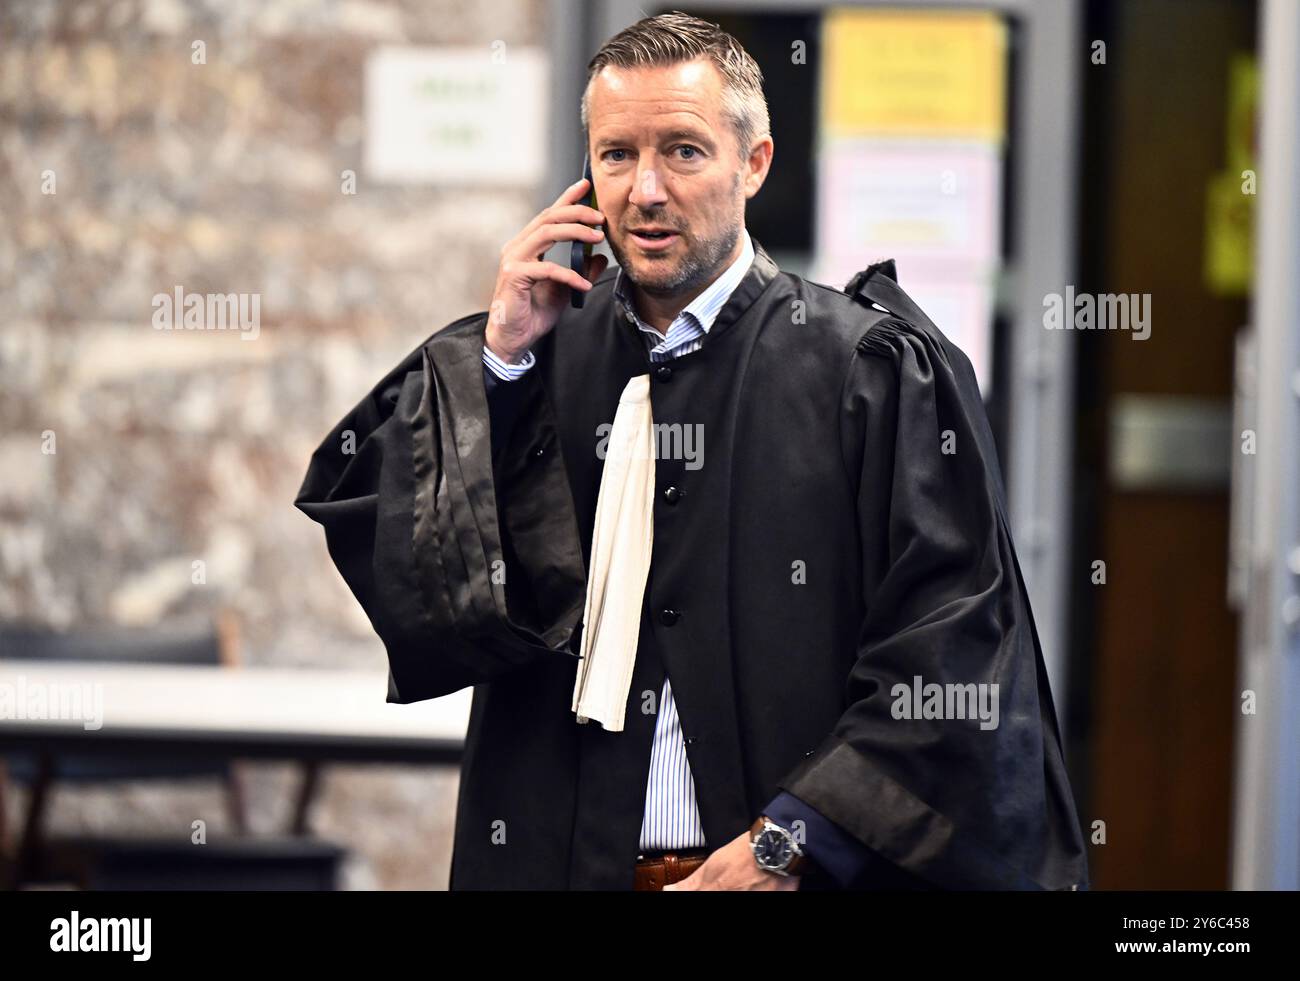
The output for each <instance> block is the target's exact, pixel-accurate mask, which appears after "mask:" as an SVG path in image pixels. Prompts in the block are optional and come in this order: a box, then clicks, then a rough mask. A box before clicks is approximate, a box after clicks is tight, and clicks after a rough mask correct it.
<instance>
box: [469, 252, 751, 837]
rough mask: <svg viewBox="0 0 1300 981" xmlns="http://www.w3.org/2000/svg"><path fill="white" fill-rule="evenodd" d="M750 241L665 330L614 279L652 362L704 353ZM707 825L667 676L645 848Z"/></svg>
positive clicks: (505, 376)
mask: <svg viewBox="0 0 1300 981" xmlns="http://www.w3.org/2000/svg"><path fill="white" fill-rule="evenodd" d="M741 235H742V236H743V238H744V245H743V247H742V251H741V253H740V256H739V257H738V258H737V259H736V261H735V262H733V263H732V264H731V265H730V266H728V267H727V268H726V270H725V271H724V272H723V273H722V275H720V276H719V277H718V278H717V279H715V280H714V281H713V282H712V283H710V284H709V286H708V288H706V289H705V290H704V292H702V293H701V294H700V295H699V296H697V297H696V298H695V299H693V300H692V301H691V302H690V303H688V304H687V305H686V306H685V307H684V308H683V309H682V312H681V313H679V314H678V315H677V317H676V318H675V319H674V320H673V322H672V323H670V324H669V325H668V331H667V333H665V334H660V333H659V332H658V331H657V330H655V329H654V328H653V327H651V326H650V325H649V324H647V323H646V322H645V321H643V320H642V319H641V318H640V316H638V315H637V312H636V308H635V306H634V305H633V303H632V299H631V297H630V296H629V295H628V291H627V283H626V279H625V277H624V275H623V270H622V269H620V270H619V271H618V278H617V279H616V280H615V283H614V296H615V298H616V299H617V300H618V302H619V304H620V305H621V306H622V308H623V316H624V317H626V318H627V320H628V322H629V323H634V324H636V325H637V327H638V328H639V329H640V331H641V333H642V335H643V337H644V340H645V343H646V348H647V349H648V350H649V352H650V360H651V361H668V360H670V359H672V358H676V357H680V356H681V355H683V354H690V353H691V352H692V351H698V350H699V349H700V347H701V346H702V345H703V343H704V337H705V335H706V334H708V332H709V328H710V327H712V326H713V322H714V321H715V320H717V318H718V313H719V312H720V311H721V310H722V308H723V306H724V305H726V302H727V300H729V299H730V298H731V294H732V293H733V292H734V291H735V289H736V287H737V286H738V285H740V281H741V280H742V279H744V278H745V274H746V273H747V272H749V267H750V265H751V264H752V263H753V261H754V243H753V241H752V240H751V239H750V237H749V232H748V231H747V230H745V229H741ZM483 363H484V364H485V365H487V367H488V369H489V370H490V371H491V372H492V373H493V374H494V375H496V376H497V377H498V378H500V379H502V380H503V381H514V380H515V379H516V378H518V377H520V376H521V375H523V373H524V372H526V371H527V370H528V369H529V368H531V367H532V366H533V364H534V363H535V361H534V358H533V354H532V352H531V351H530V352H528V353H527V354H526V355H525V356H524V357H523V358H522V359H521V360H520V362H519V363H518V364H507V363H506V362H504V361H502V360H501V359H500V358H498V357H497V356H496V355H495V354H493V353H492V352H491V351H489V350H488V349H487V348H486V347H484V348H483ZM707 844H708V842H706V841H705V840H704V826H703V825H702V824H701V822H700V811H699V806H698V804H697V802H696V799H695V779H694V777H693V776H692V775H691V764H690V761H689V760H688V759H687V757H686V744H685V742H684V740H683V738H682V726H681V721H680V720H679V719H678V717H677V706H676V705H675V704H674V703H673V690H672V685H671V684H670V683H669V680H668V678H667V677H665V678H664V687H663V691H662V692H661V694H660V697H659V713H658V715H657V716H656V719H655V732H654V741H653V742H652V744H651V747H650V777H649V779H648V780H647V781H646V798H645V816H644V818H643V819H642V822H641V842H640V846H639V847H640V848H641V850H642V851H646V850H651V849H653V850H660V849H675V848H702V847H704V846H706V845H707Z"/></svg>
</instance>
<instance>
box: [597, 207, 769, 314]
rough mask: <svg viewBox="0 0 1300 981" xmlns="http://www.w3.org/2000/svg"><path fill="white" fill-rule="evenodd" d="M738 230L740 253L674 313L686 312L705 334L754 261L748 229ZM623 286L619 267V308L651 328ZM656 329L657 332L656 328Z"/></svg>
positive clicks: (624, 285)
mask: <svg viewBox="0 0 1300 981" xmlns="http://www.w3.org/2000/svg"><path fill="white" fill-rule="evenodd" d="M740 232H741V236H742V238H743V239H744V243H745V244H744V245H743V246H742V247H741V251H740V255H739V256H737V257H736V261H735V262H733V263H732V264H731V265H729V266H728V267H727V268H726V269H725V270H723V272H722V275H720V276H719V277H718V278H717V279H715V280H714V281H713V282H712V283H710V284H709V285H708V287H707V288H706V289H705V290H704V292H703V293H701V294H700V295H699V296H697V297H696V298H695V299H693V300H692V301H691V302H690V303H688V304H686V306H685V307H683V308H682V312H681V313H679V314H678V315H677V316H678V317H679V318H680V317H682V316H684V315H685V314H690V315H691V316H692V317H694V318H695V321H696V322H697V323H698V324H699V325H700V329H701V330H703V331H704V332H705V333H706V334H707V333H708V332H709V328H711V327H712V326H713V322H714V321H715V320H717V319H718V314H719V313H720V312H721V311H722V307H723V305H724V304H725V303H726V301H727V298H728V297H730V296H731V294H732V292H734V291H735V289H736V287H737V286H739V285H740V281H741V280H742V279H744V278H745V273H747V272H749V267H750V265H752V264H753V262H754V243H753V241H752V240H751V239H750V237H749V229H747V228H741V230H740ZM626 287H627V281H626V278H625V277H624V275H623V269H622V267H619V270H618V277H617V278H616V279H615V281H614V296H615V297H616V298H617V299H618V301H619V303H621V304H622V305H623V309H624V310H626V311H627V312H628V313H630V314H632V316H633V317H635V318H636V322H637V325H638V326H640V327H642V328H644V329H651V330H653V328H650V327H649V325H647V324H646V323H645V321H643V320H642V319H641V318H640V316H639V315H638V314H637V312H636V306H635V305H634V304H633V303H632V300H631V298H630V297H629V296H628V295H627V288H626ZM656 333H658V332H657V331H656Z"/></svg>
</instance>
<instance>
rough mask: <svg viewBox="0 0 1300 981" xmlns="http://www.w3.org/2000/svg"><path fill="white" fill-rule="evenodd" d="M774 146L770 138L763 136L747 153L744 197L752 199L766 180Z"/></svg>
mask: <svg viewBox="0 0 1300 981" xmlns="http://www.w3.org/2000/svg"><path fill="white" fill-rule="evenodd" d="M775 149H776V145H775V144H774V143H773V142H772V137H770V136H765V137H763V138H762V139H761V140H759V141H758V142H757V143H755V144H754V148H753V149H752V150H751V151H750V152H749V159H748V160H747V161H746V162H745V197H746V198H752V197H753V196H754V195H755V194H757V193H758V189H759V188H761V187H762V186H763V182H764V181H766V180H767V172H768V171H769V170H771V169H772V154H773V152H774V151H775Z"/></svg>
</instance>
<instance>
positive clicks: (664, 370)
mask: <svg viewBox="0 0 1300 981" xmlns="http://www.w3.org/2000/svg"><path fill="white" fill-rule="evenodd" d="M655 377H656V378H658V379H659V380H660V381H661V382H666V381H669V380H670V379H671V378H672V377H673V369H672V368H669V367H668V365H666V364H665V365H660V366H659V368H658V369H656V371H655Z"/></svg>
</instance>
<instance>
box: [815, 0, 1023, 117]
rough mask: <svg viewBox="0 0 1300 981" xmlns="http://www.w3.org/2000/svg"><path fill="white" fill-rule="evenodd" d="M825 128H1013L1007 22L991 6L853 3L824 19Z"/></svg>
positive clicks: (823, 102)
mask: <svg viewBox="0 0 1300 981" xmlns="http://www.w3.org/2000/svg"><path fill="white" fill-rule="evenodd" d="M822 50H823V53H824V57H823V59H822V71H823V74H822V76H821V91H822V92H823V93H824V95H823V97H822V132H823V134H825V135H828V136H836V135H838V136H853V135H862V134H872V135H890V136H928V137H958V138H972V139H982V140H987V141H992V142H999V143H1000V142H1001V141H1002V139H1003V136H1004V134H1005V132H1006V121H1005V116H1006V97H1005V91H1006V61H1007V28H1006V23H1005V22H1004V21H1003V20H1002V18H1001V17H999V16H998V15H997V14H995V13H991V12H988V11H928V12H914V11H912V12H904V11H888V10H858V9H844V10H833V11H830V12H829V13H828V14H827V15H826V17H825V18H824V19H823V21H822Z"/></svg>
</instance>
